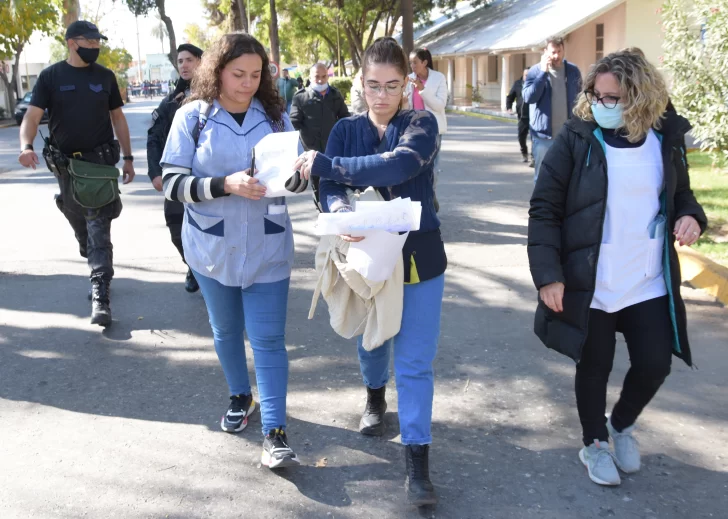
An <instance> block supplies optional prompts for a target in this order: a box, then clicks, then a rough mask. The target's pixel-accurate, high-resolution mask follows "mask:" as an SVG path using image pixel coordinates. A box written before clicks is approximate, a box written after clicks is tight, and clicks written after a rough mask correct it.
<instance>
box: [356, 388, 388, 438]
mask: <svg viewBox="0 0 728 519" xmlns="http://www.w3.org/2000/svg"><path fill="white" fill-rule="evenodd" d="M386 391H387V386H382V387H380V388H379V389H371V388H369V387H368V388H367V406H366V408H365V409H364V414H363V415H362V416H361V421H360V422H359V432H360V433H362V434H365V435H366V436H381V435H382V434H384V413H386V412H387V401H386V400H385V399H384V394H385V392H386Z"/></svg>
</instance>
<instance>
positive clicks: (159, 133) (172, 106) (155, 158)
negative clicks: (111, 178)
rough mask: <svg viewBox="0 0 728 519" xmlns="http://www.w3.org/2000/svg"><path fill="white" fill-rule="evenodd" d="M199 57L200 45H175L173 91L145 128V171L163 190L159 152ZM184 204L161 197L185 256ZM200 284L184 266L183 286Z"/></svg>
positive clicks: (189, 289) (176, 243) (192, 287)
mask: <svg viewBox="0 0 728 519" xmlns="http://www.w3.org/2000/svg"><path fill="white" fill-rule="evenodd" d="M201 61H202V49H200V48H199V47H195V46H194V45H192V44H191V43H183V44H182V45H180V46H179V47H177V68H178V70H179V75H180V78H179V80H178V81H177V85H176V86H175V89H174V91H173V92H172V93H171V94H170V95H169V96H168V97H167V98H166V99H164V100H163V101H162V102H161V103H159V106H158V107H157V109H156V110H154V111H153V112H152V126H151V127H150V128H149V131H148V132H147V168H148V169H147V171H148V174H149V178H150V179H151V181H152V185H153V186H154V189H156V190H157V191H160V192H161V191H162V166H161V165H160V161H161V160H162V152H163V151H164V145H165V143H166V142H167V136H168V135H169V130H170V129H171V128H172V121H173V120H174V115H175V114H176V113H177V110H178V109H179V107H180V106H182V103H184V102H185V100H186V99H187V98H188V97H189V95H190V83H191V82H192V77H193V76H194V74H195V70H197V67H198V66H199V65H200V62H201ZM184 214H185V208H184V204H182V202H178V201H175V200H168V199H167V198H165V199H164V220H165V221H166V222H167V228H168V229H169V234H170V237H171V238H172V243H173V244H174V246H175V247H176V248H177V251H179V255H180V256H182V261H184V260H185V252H184V246H183V245H182V220H183V219H184ZM199 288H200V287H199V285H198V284H197V281H196V280H195V276H194V274H193V273H192V269H190V268H188V269H187V276H186V277H185V290H187V292H190V293H192V292H197V291H198V290H199Z"/></svg>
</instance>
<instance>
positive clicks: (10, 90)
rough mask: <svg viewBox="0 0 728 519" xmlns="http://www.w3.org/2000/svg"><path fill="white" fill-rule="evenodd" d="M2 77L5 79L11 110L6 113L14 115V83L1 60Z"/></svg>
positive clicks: (0, 75) (0, 76)
mask: <svg viewBox="0 0 728 519" xmlns="http://www.w3.org/2000/svg"><path fill="white" fill-rule="evenodd" d="M0 79H2V81H3V85H5V95H6V96H7V98H8V108H9V111H8V113H6V114H5V115H6V117H12V116H13V114H14V113H15V97H14V96H13V85H12V84H11V83H10V78H9V77H8V75H7V74H6V73H5V67H4V65H3V63H2V62H0Z"/></svg>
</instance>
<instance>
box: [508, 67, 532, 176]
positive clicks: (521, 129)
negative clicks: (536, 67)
mask: <svg viewBox="0 0 728 519" xmlns="http://www.w3.org/2000/svg"><path fill="white" fill-rule="evenodd" d="M527 74H528V69H524V70H523V78H521V79H517V80H516V81H515V83H513V86H512V87H511V91H510V92H509V93H508V97H506V109H507V110H508V113H513V101H515V102H516V114H517V115H518V144H520V145H521V155H523V162H528V144H526V138H527V137H528V117H529V115H528V105H527V104H524V102H523V82H524V81H526V75H527Z"/></svg>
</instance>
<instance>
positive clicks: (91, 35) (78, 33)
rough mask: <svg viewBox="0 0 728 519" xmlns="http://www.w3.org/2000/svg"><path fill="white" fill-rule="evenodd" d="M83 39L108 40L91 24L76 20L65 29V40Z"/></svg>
mask: <svg viewBox="0 0 728 519" xmlns="http://www.w3.org/2000/svg"><path fill="white" fill-rule="evenodd" d="M80 37H84V38H86V39H89V40H108V38H107V37H106V36H104V35H103V34H101V33H100V32H99V28H98V27H96V26H95V25H94V24H92V23H91V22H87V21H84V20H78V21H76V22H73V23H72V24H71V25H69V26H68V29H66V39H67V40H70V39H73V38H80Z"/></svg>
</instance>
